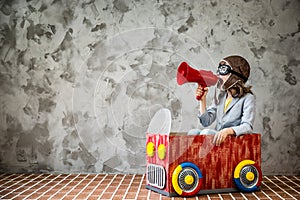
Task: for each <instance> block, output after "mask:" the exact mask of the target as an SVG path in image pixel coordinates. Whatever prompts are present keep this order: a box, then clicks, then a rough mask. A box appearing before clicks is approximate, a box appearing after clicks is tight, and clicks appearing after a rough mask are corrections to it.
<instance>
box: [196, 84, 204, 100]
mask: <svg viewBox="0 0 300 200" xmlns="http://www.w3.org/2000/svg"><path fill="white" fill-rule="evenodd" d="M199 86H201V94H200V95H197V96H196V99H197V100H198V101H200V100H201V99H202V97H203V95H204V92H205V91H204V87H202V85H198V87H199Z"/></svg>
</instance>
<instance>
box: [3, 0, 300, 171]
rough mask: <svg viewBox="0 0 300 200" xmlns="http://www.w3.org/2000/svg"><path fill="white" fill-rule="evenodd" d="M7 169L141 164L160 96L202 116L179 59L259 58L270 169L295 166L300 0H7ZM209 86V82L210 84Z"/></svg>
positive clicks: (190, 121)
mask: <svg viewBox="0 0 300 200" xmlns="http://www.w3.org/2000/svg"><path fill="white" fill-rule="evenodd" d="M0 8H1V11H0V46H1V50H0V61H1V62H0V69H1V71H0V77H1V78H0V85H1V86H0V87H1V90H0V96H1V99H0V102H1V104H0V105H1V106H0V139H1V140H0V172H64V173H69V172H91V173H99V172H122V173H123V172H124V173H144V171H145V132H146V130H147V128H148V123H149V121H150V119H151V117H152V116H153V115H154V113H155V112H156V111H157V110H158V109H160V108H163V107H165V108H169V109H170V110H171V112H172V119H173V121H172V124H173V127H172V130H173V131H187V130H189V129H191V128H201V127H200V125H199V124H198V121H197V118H196V113H197V106H198V105H197V102H196V100H195V97H194V90H195V88H196V85H195V84H187V85H183V86H177V84H176V79H175V76H176V70H177V66H178V64H179V63H180V62H181V61H187V62H189V63H190V64H192V65H193V66H194V67H195V68H198V69H199V68H202V69H206V70H212V71H215V70H216V65H217V63H218V61H219V60H220V59H221V58H222V57H224V56H227V55H231V54H240V55H242V56H244V57H246V58H247V59H248V60H249V62H250V64H251V67H252V71H251V76H250V80H249V84H250V85H252V86H253V90H254V92H255V94H256V102H257V104H256V106H257V110H256V111H257V112H256V121H255V131H256V132H260V133H262V138H263V145H262V160H263V172H264V173H265V174H299V173H300V162H299V160H300V159H299V157H300V107H299V100H300V91H299V77H300V70H299V66H300V45H299V41H300V37H299V36H300V33H299V32H300V14H299V10H300V2H299V1H298V0H289V1H288V0H272V1H264V0H244V1H241V0H233V1H229V0H227V1H221V0H210V1H197V0H194V1H181V0H173V1H162V0H155V1H154V0H139V1H138V0H136V1H134V0H82V1H80V0H27V1H25V0H6V1H5V0H1V1H0ZM209 97H212V90H211V91H210V93H209Z"/></svg>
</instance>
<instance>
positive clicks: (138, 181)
mask: <svg viewBox="0 0 300 200" xmlns="http://www.w3.org/2000/svg"><path fill="white" fill-rule="evenodd" d="M0 199H66V200H69V199H91V200H93V199H112V200H119V199H120V200H121V199H137V200H143V199H145V200H146V199H161V200H165V199H172V200H177V199H185V198H180V197H173V198H170V197H165V196H163V195H160V194H158V193H155V192H152V191H150V190H147V189H145V175H138V174H134V175H128V174H0ZM186 199H188V200H193V199H198V200H202V199H211V200H217V199H224V200H227V199H237V200H239V199H250V200H251V199H272V200H273V199H274V200H276V199H284V200H289V199H299V200H300V176H264V177H263V181H262V190H261V191H259V192H255V193H239V192H237V193H222V194H210V195H199V196H196V197H192V198H186Z"/></svg>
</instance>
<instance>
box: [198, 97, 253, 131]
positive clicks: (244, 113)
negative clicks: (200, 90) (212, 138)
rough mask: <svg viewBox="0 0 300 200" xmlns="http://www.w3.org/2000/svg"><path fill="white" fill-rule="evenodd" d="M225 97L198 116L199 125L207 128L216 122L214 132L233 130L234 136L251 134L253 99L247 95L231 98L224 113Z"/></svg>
mask: <svg viewBox="0 0 300 200" xmlns="http://www.w3.org/2000/svg"><path fill="white" fill-rule="evenodd" d="M225 100H226V95H223V97H221V98H220V103H219V104H218V105H216V104H215V103H213V104H212V105H211V106H209V107H208V108H207V110H206V112H205V113H203V114H202V115H198V118H199V120H200V123H201V124H202V125H203V126H204V127H207V126H209V125H211V124H212V123H213V122H214V121H215V120H217V121H216V123H217V124H216V130H217V131H220V130H222V129H223V128H228V127H231V128H233V130H234V132H235V134H236V135H237V136H238V135H241V134H245V133H252V130H253V123H254V117H255V97H254V95H252V94H250V93H248V94H246V95H245V96H244V97H242V98H233V99H232V102H231V103H230V104H229V106H228V108H227V110H226V111H225V113H224V104H225Z"/></svg>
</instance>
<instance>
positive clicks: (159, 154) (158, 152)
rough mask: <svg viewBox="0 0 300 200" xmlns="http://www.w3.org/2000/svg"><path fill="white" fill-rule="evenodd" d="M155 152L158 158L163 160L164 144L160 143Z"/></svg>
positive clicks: (164, 154) (164, 153) (164, 155)
mask: <svg viewBox="0 0 300 200" xmlns="http://www.w3.org/2000/svg"><path fill="white" fill-rule="evenodd" d="M157 154H158V157H159V159H161V160H163V159H165V157H166V146H165V145H164V144H160V145H159V146H158V149H157Z"/></svg>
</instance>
